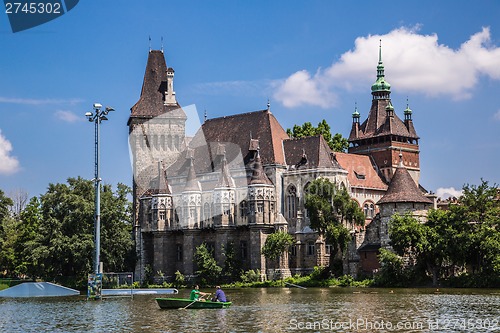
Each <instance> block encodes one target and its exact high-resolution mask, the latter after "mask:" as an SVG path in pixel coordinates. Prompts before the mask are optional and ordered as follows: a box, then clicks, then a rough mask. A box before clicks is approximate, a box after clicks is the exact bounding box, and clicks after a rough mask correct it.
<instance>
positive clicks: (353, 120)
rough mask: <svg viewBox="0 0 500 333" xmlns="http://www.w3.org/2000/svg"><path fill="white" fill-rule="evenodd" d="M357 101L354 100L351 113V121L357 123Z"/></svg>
mask: <svg viewBox="0 0 500 333" xmlns="http://www.w3.org/2000/svg"><path fill="white" fill-rule="evenodd" d="M359 116H360V114H359V112H358V102H354V112H353V113H352V122H353V123H359Z"/></svg>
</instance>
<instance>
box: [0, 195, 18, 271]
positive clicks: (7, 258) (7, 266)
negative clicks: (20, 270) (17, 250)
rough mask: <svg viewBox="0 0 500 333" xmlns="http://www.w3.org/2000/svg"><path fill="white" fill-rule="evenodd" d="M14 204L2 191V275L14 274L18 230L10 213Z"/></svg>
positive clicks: (0, 245)
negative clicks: (14, 244)
mask: <svg viewBox="0 0 500 333" xmlns="http://www.w3.org/2000/svg"><path fill="white" fill-rule="evenodd" d="M12 204H13V202H12V199H10V198H8V197H7V196H5V194H4V192H3V191H2V190H0V273H2V272H6V273H7V274H10V273H11V272H12V261H13V253H12V242H13V237H15V230H16V226H15V220H14V219H13V218H12V217H11V216H10V213H9V208H10V207H11V206H12ZM13 233H14V234H13Z"/></svg>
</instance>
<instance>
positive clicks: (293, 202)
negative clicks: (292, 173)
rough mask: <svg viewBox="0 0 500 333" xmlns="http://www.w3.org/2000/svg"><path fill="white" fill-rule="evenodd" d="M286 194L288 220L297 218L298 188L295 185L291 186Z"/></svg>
mask: <svg viewBox="0 0 500 333" xmlns="http://www.w3.org/2000/svg"><path fill="white" fill-rule="evenodd" d="M286 192H287V193H286V212H287V216H288V218H295V217H297V188H296V187H295V186H294V185H290V186H288V189H287V191H286Z"/></svg>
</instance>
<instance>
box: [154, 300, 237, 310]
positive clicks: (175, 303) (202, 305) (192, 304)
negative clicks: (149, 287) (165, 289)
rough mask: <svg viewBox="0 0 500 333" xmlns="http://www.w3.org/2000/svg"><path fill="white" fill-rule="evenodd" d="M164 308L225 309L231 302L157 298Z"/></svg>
mask: <svg viewBox="0 0 500 333" xmlns="http://www.w3.org/2000/svg"><path fill="white" fill-rule="evenodd" d="M155 299H156V302H158V305H159V306H160V308H162V309H183V308H185V309H225V308H228V307H230V306H231V302H211V301H192V300H190V299H187V298H155Z"/></svg>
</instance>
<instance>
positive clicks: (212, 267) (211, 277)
mask: <svg viewBox="0 0 500 333" xmlns="http://www.w3.org/2000/svg"><path fill="white" fill-rule="evenodd" d="M194 261H195V263H196V266H197V267H198V270H197V271H196V274H197V275H198V278H199V279H200V280H201V284H202V285H215V284H217V281H218V279H219V277H220V275H221V273H222V268H221V267H220V266H218V265H217V261H215V258H214V256H213V254H212V253H211V252H210V251H209V250H208V248H207V246H206V244H205V243H202V244H201V245H200V246H198V247H197V248H196V251H195V254H194Z"/></svg>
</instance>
